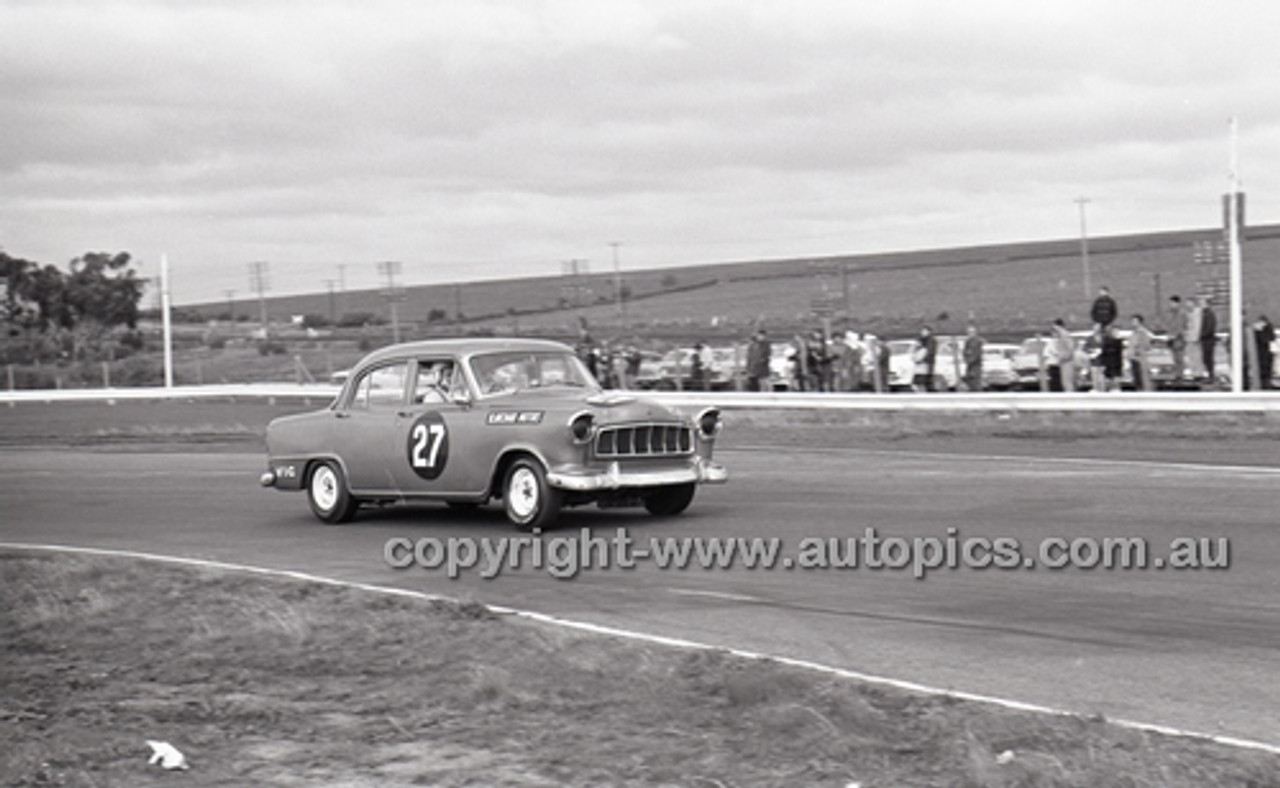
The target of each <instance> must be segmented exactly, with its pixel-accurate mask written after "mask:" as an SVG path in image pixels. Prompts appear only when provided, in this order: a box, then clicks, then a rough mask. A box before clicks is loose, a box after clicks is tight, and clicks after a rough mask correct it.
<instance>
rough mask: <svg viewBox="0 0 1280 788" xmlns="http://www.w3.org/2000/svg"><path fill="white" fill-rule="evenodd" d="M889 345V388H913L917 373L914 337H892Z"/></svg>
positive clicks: (897, 389)
mask: <svg viewBox="0 0 1280 788" xmlns="http://www.w3.org/2000/svg"><path fill="white" fill-rule="evenodd" d="M885 344H887V345H888V346H889V383H888V385H889V390H890V391H901V390H904V389H909V388H911V383H912V381H913V380H914V379H915V375H916V361H915V357H914V355H913V354H914V352H915V349H916V341H915V340H914V339H891V340H889V341H888V342H887V343H885Z"/></svg>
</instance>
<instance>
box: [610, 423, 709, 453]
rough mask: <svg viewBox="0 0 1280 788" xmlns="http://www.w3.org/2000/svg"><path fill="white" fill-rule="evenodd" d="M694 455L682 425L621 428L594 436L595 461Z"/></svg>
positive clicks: (634, 425)
mask: <svg viewBox="0 0 1280 788" xmlns="http://www.w3.org/2000/svg"><path fill="white" fill-rule="evenodd" d="M692 452H693V432H692V430H691V429H690V428H689V427H688V426H686V425H684V424H647V423H646V424H621V425H618V426H610V427H601V428H600V429H599V431H597V432H596V456H597V457H676V456H679V455H682V454H691V453H692Z"/></svg>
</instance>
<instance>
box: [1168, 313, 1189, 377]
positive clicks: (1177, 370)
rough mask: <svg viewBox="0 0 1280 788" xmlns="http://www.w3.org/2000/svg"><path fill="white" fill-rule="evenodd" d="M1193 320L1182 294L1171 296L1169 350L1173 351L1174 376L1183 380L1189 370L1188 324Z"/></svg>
mask: <svg viewBox="0 0 1280 788" xmlns="http://www.w3.org/2000/svg"><path fill="white" fill-rule="evenodd" d="M1190 322H1191V320H1190V316H1189V315H1188V314H1187V307H1186V305H1185V304H1183V303H1182V296H1180V295H1171V296H1169V351H1170V352H1171V353H1173V376H1174V379H1176V380H1182V377H1183V375H1185V374H1186V372H1187V326H1188V324H1189V323H1190Z"/></svg>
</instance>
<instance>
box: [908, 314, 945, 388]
mask: <svg viewBox="0 0 1280 788" xmlns="http://www.w3.org/2000/svg"><path fill="white" fill-rule="evenodd" d="M911 357H912V359H913V361H914V362H915V375H914V378H913V380H912V381H911V387H912V388H913V389H915V390H916V391H933V367H934V364H935V363H936V362H937V360H938V340H937V338H936V337H934V335H933V329H932V328H930V327H929V326H925V327H923V328H921V329H920V337H919V338H918V339H917V340H916V347H915V350H914V351H913V352H912V354H911Z"/></svg>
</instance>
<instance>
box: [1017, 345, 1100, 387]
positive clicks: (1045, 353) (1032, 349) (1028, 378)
mask: <svg viewBox="0 0 1280 788" xmlns="http://www.w3.org/2000/svg"><path fill="white" fill-rule="evenodd" d="M1071 336H1072V338H1073V339H1075V341H1076V352H1075V373H1076V389H1077V390H1084V389H1086V388H1088V387H1089V386H1090V385H1091V382H1090V381H1091V373H1090V372H1089V353H1088V352H1087V351H1086V350H1085V340H1086V339H1087V338H1088V336H1089V332H1087V331H1073V332H1071ZM1057 363H1058V354H1057V351H1056V349H1055V347H1054V342H1053V340H1052V338H1051V337H1048V336H1035V337H1029V338H1027V339H1024V340H1022V344H1021V345H1019V346H1018V351H1017V353H1015V354H1014V356H1013V370H1014V373H1015V374H1016V375H1017V377H1018V381H1017V384H1016V386H1017V387H1018V388H1022V389H1030V390H1039V389H1040V379H1041V375H1042V374H1043V375H1044V376H1045V380H1046V381H1047V380H1048V374H1049V372H1048V370H1049V367H1051V366H1054V365H1056V364H1057Z"/></svg>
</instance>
